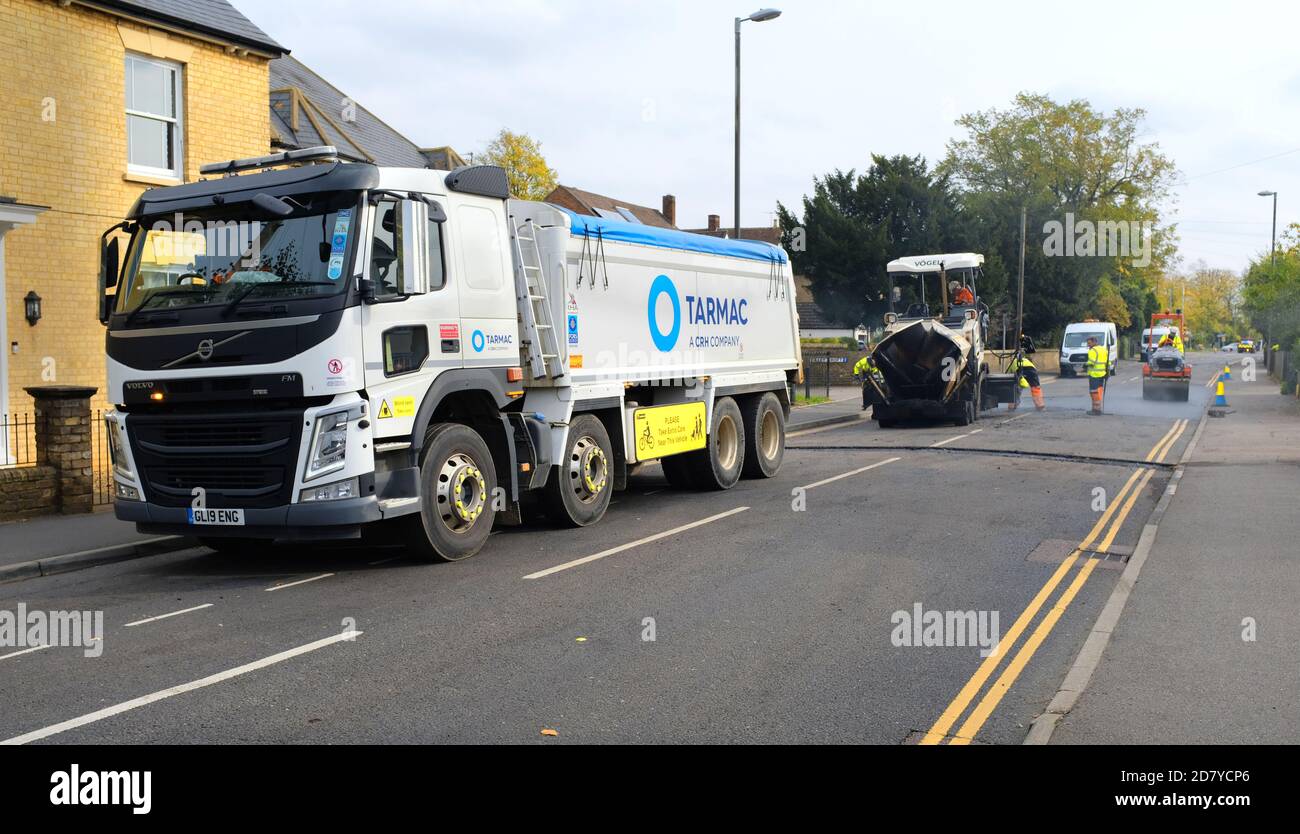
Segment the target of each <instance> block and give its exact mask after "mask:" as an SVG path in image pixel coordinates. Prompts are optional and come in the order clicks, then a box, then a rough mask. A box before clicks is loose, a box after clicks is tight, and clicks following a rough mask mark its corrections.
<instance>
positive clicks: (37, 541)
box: [0, 507, 154, 566]
mask: <svg viewBox="0 0 1300 834" xmlns="http://www.w3.org/2000/svg"><path fill="white" fill-rule="evenodd" d="M151 538H154V537H153V536H142V535H141V534H139V533H137V532H136V531H135V524H128V523H127V522H125V521H118V520H117V517H116V516H114V515H113V510H112V508H111V507H105V508H103V509H101V510H99V511H97V512H93V513H87V514H84V515H47V516H39V517H37V518H32V519H28V520H26V521H12V522H9V523H7V524H0V566H4V565H12V564H16V563H18V562H27V561H31V560H37V559H43V558H46V557H49V556H59V555H63V554H68V553H76V552H79V551H85V550H93V549H96V548H102V547H110V546H114V545H123V544H129V543H130V544H134V543H139V542H141V541H145V540H148V539H151Z"/></svg>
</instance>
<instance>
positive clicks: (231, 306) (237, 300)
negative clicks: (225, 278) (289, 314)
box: [221, 281, 335, 318]
mask: <svg viewBox="0 0 1300 834" xmlns="http://www.w3.org/2000/svg"><path fill="white" fill-rule="evenodd" d="M332 286H335V282H334V281H280V282H276V281H268V282H266V283H259V284H250V285H249V287H248V289H246V290H244V291H243V292H241V293H239V294H238V295H236V296H235V297H234V298H232V299H230V301H228V302H226V306H225V307H222V308H221V317H222V318H225V317H227V316H229V315H230V314H231V313H233V312H234V311H235V308H236V307H238V306H239V305H240V304H242V303H243V302H244V299H246V298H248V297H249V296H250V295H252V294H253V293H254V292H255V291H256V290H257V288H258V287H332ZM273 300H275V299H273Z"/></svg>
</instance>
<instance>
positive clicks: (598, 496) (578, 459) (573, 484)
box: [546, 414, 614, 527]
mask: <svg viewBox="0 0 1300 834" xmlns="http://www.w3.org/2000/svg"><path fill="white" fill-rule="evenodd" d="M564 451H565V454H564V458H563V459H561V461H560V463H559V465H558V466H556V467H555V471H554V472H552V473H551V477H550V479H549V480H548V481H547V484H546V505H547V510H548V512H549V514H550V516H551V517H552V518H553V519H554V520H556V521H558V522H560V523H561V524H568V525H570V526H573V527H586V526H587V525H589V524H595V523H596V522H597V521H600V519H601V518H602V517H603V516H604V515H605V510H607V509H609V499H610V494H611V493H612V492H613V491H614V488H613V480H612V479H611V478H610V470H611V463H610V462H611V461H612V460H613V459H614V447H613V445H612V444H611V443H610V441H609V432H607V431H606V430H605V424H604V423H602V422H601V421H600V418H599V417H597V416H596V415H594V414H579V415H578V416H576V417H574V418H573V420H572V421H571V422H570V423H569V439H568V441H567V442H566V445H565V450H564Z"/></svg>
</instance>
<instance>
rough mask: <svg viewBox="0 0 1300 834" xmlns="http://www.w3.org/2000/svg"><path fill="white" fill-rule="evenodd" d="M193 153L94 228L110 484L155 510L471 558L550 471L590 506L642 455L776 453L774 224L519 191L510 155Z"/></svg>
mask: <svg viewBox="0 0 1300 834" xmlns="http://www.w3.org/2000/svg"><path fill="white" fill-rule="evenodd" d="M201 170H202V172H203V173H204V175H205V177H207V176H210V177H211V178H205V179H200V180H199V181H197V182H193V183H188V184H184V185H177V186H170V187H164V188H155V189H151V190H149V191H146V192H145V193H144V194H143V195H142V196H141V197H140V198H139V199H138V201H137V202H136V204H135V205H134V206H133V208H132V210H131V212H130V214H129V216H128V218H127V219H126V220H125V221H124V222H123V223H120V224H118V225H117V226H115V227H113V228H111V229H109V230H108V231H107V232H105V233H104V237H103V246H102V249H101V265H100V268H101V276H100V283H101V288H102V290H103V293H102V296H103V298H102V302H101V306H100V319H101V321H102V322H103V323H104V324H106V325H107V328H108V329H107V340H106V341H107V354H108V396H109V398H110V401H111V402H112V403H114V404H115V407H114V408H113V409H112V410H111V411H110V412H109V414H108V415H107V417H106V419H107V424H108V425H107V430H108V436H109V438H110V449H111V452H112V459H113V478H114V482H115V488H116V498H115V510H116V514H117V516H118V518H121V519H124V520H128V521H132V522H135V523H136V524H137V526H138V528H139V529H140V530H141V531H143V532H150V533H188V534H190V535H196V536H198V537H199V538H200V540H201V541H202V542H203V543H205V544H207V545H209V546H211V547H213V548H214V549H217V550H234V549H241V548H246V547H249V546H250V545H255V544H257V543H259V542H265V541H268V540H278V541H285V540H321V539H347V538H357V537H359V536H360V535H361V533H362V530H363V529H364V528H367V527H368V526H370V525H382V526H383V527H385V528H388V529H392V530H393V531H395V532H397V533H398V534H399V535H400V536H401V541H403V542H404V543H405V544H406V546H407V547H408V548H409V549H410V550H411V551H413V552H415V553H417V554H419V555H421V556H423V557H426V558H430V559H441V560H456V559H462V558H465V557H468V556H471V555H473V554H474V553H476V552H477V551H478V550H479V549H480V548H481V547H482V546H483V544H484V542H485V541H486V540H487V537H488V534H489V532H490V530H491V528H492V526H493V525H494V524H495V523H515V524H518V523H522V522H523V519H524V515H525V509H527V510H528V515H529V520H530V521H531V508H532V507H533V506H534V504H533V503H532V501H531V498H530V496H532V495H536V496H537V497H539V498H540V499H542V500H540V501H539V502H537V504H538V506H540V508H542V509H543V510H544V511H545V515H546V516H548V517H549V518H551V519H553V520H556V521H558V522H559V523H561V524H569V525H587V524H592V523H594V522H596V521H598V520H599V519H600V518H601V517H602V516H603V515H604V513H605V510H606V508H607V507H608V506H609V501H610V495H611V493H612V492H613V491H615V490H617V489H621V488H624V487H625V486H626V484H627V478H628V472H629V470H631V469H632V468H634V467H635V466H636V465H637V464H640V463H643V462H646V461H653V460H661V461H662V464H663V469H664V473H665V475H666V476H667V478H668V480H669V481H670V483H671V484H673V485H674V486H676V487H681V488H691V489H727V488H729V487H731V486H733V485H734V484H735V483H736V482H737V480H738V479H739V478H740V477H741V476H742V475H747V476H752V477H770V476H772V475H774V474H775V473H776V472H777V470H778V469H779V467H780V466H781V461H782V457H783V455H784V451H785V422H786V418H787V417H788V415H789V409H790V390H791V386H792V383H793V382H794V381H795V380H796V378H797V376H798V374H799V367H800V352H799V340H798V318H797V314H796V312H795V304H794V287H793V278H792V274H791V269H790V263H789V259H788V258H787V256H786V254H785V252H783V251H782V250H781V249H780V248H779V247H776V246H772V245H770V244H766V243H761V242H755V241H735V240H725V239H716V238H712V237H707V236H703V235H694V234H689V233H686V232H680V231H677V230H672V229H659V228H654V227H650V226H645V225H640V224H635V223H630V222H619V221H614V220H608V219H605V218H596V217H586V216H580V215H577V214H573V213H570V212H568V211H566V210H564V209H562V208H559V207H556V206H552V205H549V204H545V203H540V202H529V201H521V200H514V199H511V198H510V196H509V193H508V185H507V178H506V174H505V172H504V171H503V170H502V169H500V168H496V167H491V166H470V167H465V168H461V169H458V170H456V171H452V172H443V171H435V170H422V169H408V168H385V167H377V166H375V165H371V164H365V163H356V162H348V161H343V160H340V159H338V157H337V155H336V154H335V152H334V150H333V149H332V148H316V149H308V150H304V151H289V152H286V153H283V154H273V155H271V156H268V157H259V158H254V159H246V160H231V161H229V162H224V163H216V164H213V165H207V166H204V167H203V169H201ZM121 243H125V244H126V246H125V251H124V253H121V252H120V249H121V247H120V244H121ZM123 254H124V259H123V257H122V255H123ZM390 522H391V524H390Z"/></svg>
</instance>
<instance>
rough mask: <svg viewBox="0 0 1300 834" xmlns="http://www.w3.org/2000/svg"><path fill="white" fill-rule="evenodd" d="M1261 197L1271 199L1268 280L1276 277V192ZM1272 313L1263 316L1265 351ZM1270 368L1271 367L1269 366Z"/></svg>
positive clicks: (1270, 341)
mask: <svg viewBox="0 0 1300 834" xmlns="http://www.w3.org/2000/svg"><path fill="white" fill-rule="evenodd" d="M1259 196H1261V197H1272V198H1273V234H1272V237H1270V238H1269V244H1268V277H1269V278H1270V279H1272V278H1274V277H1275V276H1276V275H1277V192H1276V191H1261V192H1259ZM1272 324H1273V311H1272V310H1270V311H1269V312H1268V313H1267V314H1266V315H1265V316H1264V327H1265V330H1266V331H1267V332H1265V333H1264V341H1265V342H1267V344H1266V345H1265V350H1271V349H1272V347H1273V327H1272ZM1270 367H1271V366H1270Z"/></svg>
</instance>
